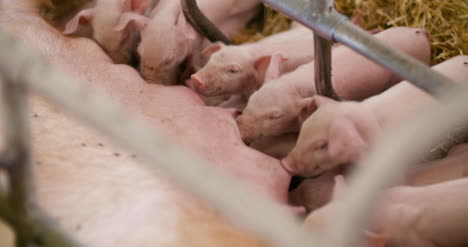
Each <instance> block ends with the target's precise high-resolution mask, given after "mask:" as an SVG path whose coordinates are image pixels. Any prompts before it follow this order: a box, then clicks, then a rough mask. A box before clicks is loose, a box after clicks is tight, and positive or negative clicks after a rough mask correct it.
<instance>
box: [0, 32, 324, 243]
mask: <svg viewBox="0 0 468 247" xmlns="http://www.w3.org/2000/svg"><path fill="white" fill-rule="evenodd" d="M0 54H2V56H0V73H2V74H6V75H8V76H9V77H12V78H16V79H18V80H19V81H21V82H24V83H26V84H27V85H28V86H30V87H31V88H32V89H34V90H35V91H36V92H38V93H39V94H40V95H42V96H44V97H46V98H47V99H49V100H51V101H52V102H54V103H55V104H57V105H60V106H61V107H63V108H64V109H66V110H69V111H71V112H73V113H75V114H77V115H79V116H80V117H81V118H82V119H84V120H86V121H87V122H88V123H90V124H92V125H93V126H94V127H96V128H97V129H98V130H101V131H102V132H103V133H104V134H107V135H108V136H110V137H113V139H114V140H116V141H118V142H119V143H121V144H123V145H125V146H127V147H128V148H131V149H132V150H135V151H136V153H137V154H138V155H139V156H140V157H143V158H145V159H146V160H147V161H148V162H147V164H151V165H153V166H157V167H158V168H160V169H161V170H164V171H166V172H167V173H168V174H169V175H171V176H173V177H175V178H176V179H177V180H178V182H179V183H180V184H182V185H184V186H185V187H186V188H187V189H189V190H191V191H192V192H193V193H195V194H196V195H198V196H200V197H201V198H203V199H205V200H206V201H207V202H208V204H209V205H212V206H214V207H215V208H217V209H219V210H220V211H222V212H224V213H225V215H227V216H229V217H230V218H231V219H232V220H234V221H235V222H237V223H242V226H244V227H246V228H247V229H249V230H251V231H253V232H256V233H258V234H260V235H261V236H263V237H264V239H267V240H271V241H270V242H271V243H272V244H273V245H276V246H294V247H296V246H297V247H299V246H312V245H317V239H315V238H314V237H313V234H312V233H310V232H306V231H305V230H304V229H303V228H302V227H301V226H300V225H299V224H298V222H295V221H294V220H293V219H292V217H291V215H290V213H289V212H287V211H286V209H285V208H284V207H281V206H280V205H277V203H275V202H272V201H271V199H267V198H265V196H259V195H257V194H256V193H254V192H252V191H250V190H248V189H247V188H245V186H244V185H242V184H240V183H239V182H237V181H236V180H235V179H233V178H232V177H230V176H228V175H226V174H224V173H222V172H221V171H218V170H217V169H215V166H213V165H208V164H207V163H206V162H204V161H203V160H201V159H200V158H199V157H197V156H195V155H193V154H191V153H190V152H188V151H187V150H186V149H184V148H181V147H179V146H177V145H174V144H172V143H171V142H170V141H169V140H167V139H166V138H164V137H163V136H162V135H161V134H157V133H156V132H155V129H154V127H151V126H150V125H148V124H146V122H143V121H139V118H140V116H137V115H134V114H130V113H128V112H125V111H123V110H122V108H121V107H118V106H117V105H116V104H115V103H112V101H110V100H109V99H107V97H105V96H103V95H99V94H97V93H96V92H93V91H90V90H88V89H86V88H83V87H82V86H81V85H83V84H82V83H80V82H79V81H76V80H73V79H71V78H70V77H69V76H66V75H64V74H62V73H60V72H59V71H57V70H55V69H54V68H53V67H52V66H50V65H49V64H48V63H47V62H46V61H45V60H43V59H42V58H41V57H39V56H37V55H35V53H34V52H32V51H30V50H29V49H27V48H25V47H24V46H22V44H21V42H17V41H15V40H13V39H11V38H9V37H8V36H7V35H5V34H3V33H1V32H0ZM240 202H242V203H240ZM246 205H248V207H246Z"/></svg>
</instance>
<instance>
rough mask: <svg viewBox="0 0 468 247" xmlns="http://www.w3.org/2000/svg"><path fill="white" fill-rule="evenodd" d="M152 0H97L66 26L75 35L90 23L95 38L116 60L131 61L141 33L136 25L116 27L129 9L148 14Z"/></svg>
mask: <svg viewBox="0 0 468 247" xmlns="http://www.w3.org/2000/svg"><path fill="white" fill-rule="evenodd" d="M150 2H151V0H96V3H95V6H94V7H92V8H88V9H84V10H82V11H80V12H79V13H78V14H77V15H76V16H75V17H74V18H73V19H72V20H70V21H69V22H68V23H67V25H66V26H65V30H64V31H63V33H64V34H72V33H74V32H76V31H77V30H78V26H79V25H80V24H88V25H90V26H91V28H92V30H93V39H94V40H95V41H96V42H97V43H98V44H99V45H100V46H101V47H102V48H103V49H104V51H105V52H106V53H107V54H108V55H109V56H110V57H111V58H112V60H113V61H114V62H115V63H123V64H127V63H129V61H130V59H131V55H132V52H133V51H134V49H135V48H136V46H137V42H138V33H137V32H136V31H137V30H136V29H135V26H133V25H127V26H125V27H123V28H121V29H119V30H114V29H115V27H116V25H117V24H118V23H119V20H120V18H121V15H122V14H123V13H126V12H134V13H140V14H142V13H144V12H145V11H146V9H147V8H148V6H149V5H150Z"/></svg>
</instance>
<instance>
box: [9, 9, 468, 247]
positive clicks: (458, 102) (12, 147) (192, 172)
mask: <svg viewBox="0 0 468 247" xmlns="http://www.w3.org/2000/svg"><path fill="white" fill-rule="evenodd" d="M312 1H313V0H312ZM312 1H305V0H304V1H300V0H289V1H283V2H280V1H270V0H268V1H267V0H265V1H264V2H265V3H268V4H270V5H271V6H273V7H275V8H277V9H279V10H280V11H282V12H284V13H286V14H288V13H289V15H294V16H295V19H296V20H299V21H300V22H302V23H304V24H306V25H307V26H309V27H312V29H314V31H316V33H318V34H319V35H321V36H322V37H323V38H324V39H328V40H330V39H335V40H337V41H340V42H342V43H344V44H345V45H349V46H350V47H352V48H353V49H355V50H357V51H358V52H360V53H361V54H364V55H366V56H367V57H369V58H371V59H374V60H378V62H379V63H380V64H382V65H384V66H386V67H387V68H390V69H391V70H392V71H393V72H395V73H397V74H398V75H400V76H402V77H403V78H407V79H409V80H410V81H414V83H415V85H417V86H418V87H420V88H422V89H424V90H425V91H427V92H430V93H432V94H434V95H437V96H438V97H439V98H440V99H441V102H448V103H447V104H445V105H446V106H444V107H440V108H436V109H434V111H433V112H432V113H430V114H427V115H426V116H425V117H424V118H421V119H420V120H418V121H415V122H414V123H411V124H409V125H408V126H407V127H405V128H402V130H401V132H399V133H398V134H396V135H394V136H393V137H392V138H391V140H389V141H387V142H386V143H385V144H382V145H381V146H379V148H377V151H376V152H374V153H372V154H371V155H370V156H369V158H368V159H367V160H365V161H364V163H365V164H364V165H363V166H362V167H366V169H362V170H361V172H362V173H361V174H358V175H357V176H356V177H355V179H354V180H353V181H352V183H351V184H352V185H353V184H354V185H355V186H352V189H353V190H352V191H351V193H350V196H349V198H348V199H349V201H350V203H349V205H350V206H351V207H350V208H349V210H348V211H346V212H344V214H343V223H342V224H338V225H337V226H338V228H337V229H336V231H334V232H333V233H331V234H329V235H330V236H331V238H330V240H329V243H330V245H329V244H326V245H323V246H336V247H344V246H353V247H354V246H358V245H356V243H357V237H356V236H357V235H358V234H357V232H356V231H357V229H359V228H358V227H355V224H356V223H359V224H362V223H363V222H364V220H363V219H364V218H365V214H366V212H368V209H369V208H371V207H372V205H373V204H372V203H370V202H374V201H375V198H376V195H377V193H378V191H379V190H381V189H383V188H385V187H388V186H390V185H391V184H393V183H395V182H396V179H395V178H396V176H397V175H398V174H401V173H402V172H403V171H404V170H405V168H406V167H407V166H408V164H410V163H411V161H412V160H411V155H414V153H417V152H416V151H419V150H421V147H422V146H423V144H424V143H425V142H426V141H429V140H433V139H434V138H437V137H440V133H442V132H444V131H445V130H447V129H448V128H450V127H452V126H453V125H454V124H455V123H459V121H460V117H459V116H468V108H465V107H463V103H464V99H465V98H466V97H468V92H467V91H466V90H465V89H463V90H458V91H457V92H456V93H454V92H453V91H454V90H451V89H453V88H457V87H456V86H455V85H456V84H451V80H449V79H447V78H446V77H445V76H442V75H440V74H439V73H436V72H434V71H432V70H429V69H428V68H427V67H426V66H424V65H422V64H421V63H419V62H417V61H415V60H414V59H412V58H409V57H408V56H406V55H404V54H401V53H399V52H393V50H392V49H390V48H388V47H387V46H385V45H383V44H381V43H380V42H376V41H375V40H374V39H372V37H370V35H368V34H367V33H365V32H363V31H362V30H359V29H358V28H357V27H355V26H354V25H352V24H351V23H349V22H348V21H346V20H345V19H344V18H343V17H341V16H340V15H338V14H336V13H334V11H333V10H332V11H329V10H327V8H324V9H325V10H327V11H329V14H327V15H324V16H321V17H320V18H317V19H315V20H314V19H311V15H310V13H308V11H310V9H311V6H312V4H311V3H312ZM304 6H306V8H304ZM325 6H329V5H325ZM304 11H305V12H307V13H304ZM299 15H301V16H299ZM324 44H325V45H326V42H324ZM321 46H322V45H318V47H321ZM364 48H366V49H364ZM390 51H391V52H390ZM387 52H390V53H387ZM0 54H2V55H1V56H0V74H1V75H2V77H3V78H4V81H3V85H4V100H5V103H6V104H5V115H4V118H5V120H6V128H5V133H6V139H7V141H8V148H7V150H5V151H4V152H3V156H2V160H1V168H3V169H5V170H7V171H8V174H9V186H7V188H0V217H2V218H3V219H5V220H6V221H7V222H8V223H10V224H11V225H12V226H13V227H14V229H15V230H16V232H17V235H18V236H19V239H20V241H19V246H28V244H29V243H31V242H34V241H40V242H41V243H42V244H43V245H44V246H60V247H64V246H80V245H79V244H78V243H77V242H76V241H74V240H72V239H71V238H70V237H68V236H67V235H66V234H65V233H62V232H61V231H60V230H58V229H57V228H56V227H55V226H54V224H51V223H50V222H49V220H48V219H47V218H45V217H43V216H42V212H41V211H40V209H38V208H37V207H36V206H34V203H33V200H34V193H33V188H32V186H30V185H29V182H30V180H29V176H30V175H29V174H30V171H29V170H30V149H29V145H30V144H29V142H30V140H29V134H28V133H29V130H28V125H27V120H26V118H25V116H26V115H25V114H26V113H27V101H26V95H27V89H28V88H30V89H32V90H34V91H35V92H36V93H38V94H40V95H42V96H43V97H45V98H46V99H48V100H50V101H51V102H53V103H55V104H58V105H60V106H61V107H63V108H64V109H65V110H68V111H70V112H73V113H75V114H77V115H79V116H80V117H81V118H82V119H84V120H86V121H87V122H88V123H89V124H91V125H93V126H94V127H95V128H97V129H98V130H100V131H102V132H103V133H105V134H107V135H108V136H110V137H112V138H113V139H114V140H116V141H118V142H119V143H121V144H123V145H124V146H126V147H128V148H130V149H133V150H134V151H135V152H136V153H137V154H138V155H139V156H141V157H143V158H144V159H145V160H146V161H147V164H150V165H153V166H156V164H157V165H158V168H160V169H162V170H164V171H165V172H167V173H168V174H170V175H171V176H173V177H175V178H177V180H178V182H180V183H181V184H182V185H185V187H186V188H187V189H188V190H190V191H192V192H193V193H195V194H196V195H198V196H200V197H201V198H203V199H205V200H206V201H208V202H209V203H210V205H213V206H214V207H216V208H217V209H219V210H220V211H222V212H224V213H225V214H226V215H228V216H230V217H231V219H233V220H235V221H236V222H238V223H241V224H242V225H243V226H244V227H246V228H247V229H250V230H251V231H253V232H256V233H258V234H259V235H261V236H262V237H263V239H267V240H270V241H269V242H271V243H274V245H276V246H288V247H292V246H294V247H296V246H297V247H299V246H304V247H305V246H322V245H321V243H324V242H322V240H321V239H319V236H313V237H312V233H310V232H306V231H305V230H304V229H303V228H302V227H301V226H300V225H299V222H294V221H293V220H292V219H291V217H290V216H289V215H288V214H287V213H286V212H285V210H284V209H283V208H281V207H280V206H278V205H276V204H275V203H272V202H270V201H269V200H268V199H266V198H263V197H261V196H260V197H259V196H258V195H255V194H254V193H252V192H249V191H248V190H247V189H245V188H244V186H242V185H240V184H239V183H237V182H236V181H235V180H234V179H233V178H231V177H230V176H228V175H226V174H224V173H222V172H220V171H217V170H215V169H213V167H214V166H208V165H206V164H205V163H206V162H204V161H203V160H202V159H200V158H199V157H197V156H195V155H193V154H192V153H191V152H189V151H187V150H185V149H183V148H181V147H179V146H177V145H174V144H172V143H171V142H170V141H169V140H167V139H166V138H164V137H163V135H161V134H160V133H157V132H155V130H154V128H153V127H150V126H148V125H147V124H146V123H144V122H142V121H139V120H138V117H137V116H134V115H133V114H130V113H128V112H125V111H123V110H122V109H121V108H120V107H117V106H115V104H112V103H111V102H110V100H109V99H107V98H106V97H103V96H102V95H97V94H96V93H95V92H91V91H89V90H86V89H85V88H82V87H80V85H81V84H80V83H79V82H78V81H74V80H73V79H71V78H69V77H68V76H66V75H64V74H62V73H61V72H60V71H58V70H57V69H55V68H53V67H52V66H50V65H48V64H47V63H46V62H45V60H43V59H42V58H41V57H40V56H38V55H36V54H35V53H34V52H32V51H31V50H29V49H27V48H26V47H24V46H23V45H21V44H20V43H19V42H16V41H15V40H14V39H12V38H10V37H9V36H8V35H6V34H5V33H3V32H0ZM327 56H328V55H327V54H326V53H325V55H324V59H323V60H322V59H320V61H324V62H323V63H328V62H326V61H327V59H326V57H327ZM12 58H14V59H12ZM320 78H324V79H323V80H320V81H321V82H320V83H327V80H328V79H326V78H328V75H327V74H326V73H325V74H322V76H321V77H320ZM322 86H323V85H322ZM449 89H450V90H449ZM323 90H325V91H326V90H328V89H326V86H323ZM325 91H322V92H325ZM446 93H447V94H448V93H450V95H451V97H444V95H445V94H446ZM429 120H430V121H431V123H432V124H431V125H427V124H425V123H426V122H427V121H429ZM463 121H464V122H468V119H466V117H465V119H463ZM395 154H398V155H395ZM366 163H379V166H372V165H368V164H367V165H366ZM367 167H368V168H367ZM239 201H244V202H247V201H248V202H249V207H248V208H246V207H243V206H239V203H238V202H239ZM25 229H26V230H25Z"/></svg>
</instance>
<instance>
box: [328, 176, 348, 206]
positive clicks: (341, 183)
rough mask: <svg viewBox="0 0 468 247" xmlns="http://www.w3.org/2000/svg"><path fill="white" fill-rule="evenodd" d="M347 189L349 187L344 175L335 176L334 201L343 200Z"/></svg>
mask: <svg viewBox="0 0 468 247" xmlns="http://www.w3.org/2000/svg"><path fill="white" fill-rule="evenodd" d="M347 189H348V185H347V184H346V182H345V179H344V177H343V175H337V176H335V186H334V187H333V196H332V201H336V200H341V199H343V197H344V196H345V194H346V190H347Z"/></svg>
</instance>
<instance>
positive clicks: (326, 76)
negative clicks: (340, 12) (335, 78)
mask: <svg viewBox="0 0 468 247" xmlns="http://www.w3.org/2000/svg"><path fill="white" fill-rule="evenodd" d="M309 10H310V12H311V16H312V19H314V20H315V21H317V22H320V19H322V18H325V17H326V16H327V15H328V14H329V13H331V11H332V10H333V0H310V5H309ZM331 46H332V45H331V41H329V40H327V39H326V38H324V37H321V36H320V34H319V33H318V32H314V50H315V51H314V54H315V59H314V64H315V70H314V73H315V78H314V80H315V90H316V92H317V94H318V95H323V96H327V97H330V98H334V99H339V97H338V96H337V94H336V93H335V91H334V90H333V85H332V80H331V69H332V68H331Z"/></svg>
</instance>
